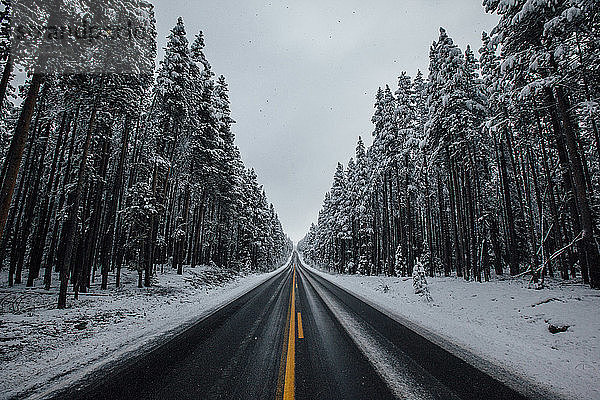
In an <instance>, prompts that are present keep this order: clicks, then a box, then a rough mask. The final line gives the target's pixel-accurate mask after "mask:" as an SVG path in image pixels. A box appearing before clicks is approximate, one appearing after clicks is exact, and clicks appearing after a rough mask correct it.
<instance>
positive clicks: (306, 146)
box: [153, 0, 497, 242]
mask: <svg viewBox="0 0 600 400" xmlns="http://www.w3.org/2000/svg"><path fill="white" fill-rule="evenodd" d="M153 3H154V4H155V6H156V19H157V23H158V29H159V48H161V49H162V48H163V47H164V45H165V42H166V40H165V37H166V36H167V35H168V32H169V29H170V28H171V27H172V26H173V25H174V24H175V22H176V19H177V17H178V16H183V18H184V20H185V23H186V27H187V31H188V37H189V39H190V41H191V40H193V36H194V35H195V34H196V33H197V32H198V31H199V30H202V31H204V34H205V39H206V49H205V52H206V55H207V58H208V60H209V61H210V62H211V64H212V66H213V70H214V71H215V73H217V74H223V75H225V77H226V78H227V81H228V82H229V85H230V90H231V93H230V95H231V102H232V111H233V117H234V119H235V120H236V121H237V124H236V125H235V126H234V131H235V133H236V142H237V145H238V146H239V148H240V151H241V153H242V157H243V158H244V162H245V163H246V165H247V166H248V167H253V168H254V169H255V170H256V172H257V174H258V177H259V180H260V182H261V183H262V184H264V186H265V189H266V192H267V195H268V196H269V200H270V201H271V202H272V203H273V204H274V205H275V207H276V209H277V211H278V213H279V217H280V219H281V221H282V223H283V225H284V229H285V230H286V232H287V233H288V234H289V235H290V237H291V238H292V239H293V240H294V241H296V242H297V241H298V240H299V239H301V238H302V237H303V236H304V234H305V233H306V232H307V231H308V228H309V227H310V224H311V223H312V222H313V221H315V220H316V218H317V214H318V211H319V209H320V208H321V204H322V200H323V197H324V195H325V192H326V191H327V190H329V188H330V185H331V180H332V177H333V173H334V171H335V167H336V165H337V162H338V161H342V162H343V163H344V164H346V163H347V161H348V159H349V158H350V157H351V156H352V155H353V154H354V149H355V146H356V141H357V139H358V136H359V135H362V136H363V139H365V142H366V143H367V144H369V143H370V142H371V132H372V126H371V122H370V120H371V117H372V114H373V103H374V97H375V92H376V90H377V88H378V87H379V86H382V85H385V84H389V85H390V86H391V87H395V86H396V84H397V77H398V76H399V75H400V73H401V72H402V71H403V70H406V71H408V72H409V74H410V75H411V76H414V74H415V73H416V70H417V69H421V70H422V71H423V73H424V74H425V76H427V68H428V56H429V47H430V45H431V43H432V42H433V41H434V40H436V39H437V37H438V35H439V28H440V26H443V27H444V28H446V30H447V31H448V34H449V35H450V36H451V37H452V38H453V39H454V40H455V42H456V43H458V44H459V45H460V46H461V48H463V49H464V48H465V47H466V45H467V44H471V45H472V47H473V49H474V50H475V52H476V51H477V49H479V47H480V38H481V32H482V31H483V30H485V31H488V32H489V31H490V30H491V29H492V28H493V27H494V25H495V24H496V22H497V17H496V16H493V15H486V14H485V13H484V11H483V7H482V6H481V1H477V0H371V1H368V2H366V1H364V0H362V1H360V0H297V1H296V2H286V1H261V0H235V1H234V0H219V1H215V0H213V1H207V0H155V1H153ZM161 57H162V53H161Z"/></svg>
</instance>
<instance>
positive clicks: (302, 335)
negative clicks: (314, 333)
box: [298, 313, 304, 339]
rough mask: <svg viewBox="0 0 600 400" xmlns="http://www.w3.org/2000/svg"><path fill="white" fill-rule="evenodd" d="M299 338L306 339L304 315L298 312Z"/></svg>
mask: <svg viewBox="0 0 600 400" xmlns="http://www.w3.org/2000/svg"><path fill="white" fill-rule="evenodd" d="M298 339H304V330H303V329H302V315H301V314H300V313H298Z"/></svg>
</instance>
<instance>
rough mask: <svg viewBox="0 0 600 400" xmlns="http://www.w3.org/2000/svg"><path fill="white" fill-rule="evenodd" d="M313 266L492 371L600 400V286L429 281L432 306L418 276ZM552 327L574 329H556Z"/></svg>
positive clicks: (573, 396)
mask: <svg viewBox="0 0 600 400" xmlns="http://www.w3.org/2000/svg"><path fill="white" fill-rule="evenodd" d="M315 271H316V272H317V273H319V274H320V275H321V276H323V277H325V278H326V279H328V280H329V281H331V282H333V283H336V284H337V285H339V286H341V287H343V288H345V289H346V290H348V291H350V292H352V293H354V294H356V295H358V296H359V297H361V298H363V299H366V300H367V301H369V302H370V303H371V304H374V305H375V306H376V307H378V308H379V309H381V310H383V311H384V312H386V313H387V314H388V315H392V316H395V317H396V318H397V319H398V320H400V321H404V320H408V321H409V322H411V323H413V324H414V325H413V328H416V329H417V330H420V331H421V332H422V333H424V334H425V335H426V336H428V337H429V338H431V339H432V340H436V338H438V339H439V340H438V343H440V344H442V345H444V343H445V344H446V346H445V347H446V348H447V349H448V350H451V351H453V352H454V353H455V354H457V355H459V356H461V357H463V358H469V359H468V361H471V362H473V361H474V360H476V359H478V358H481V359H483V360H486V362H485V365H486V366H487V367H488V370H489V368H490V367H491V368H492V369H493V368H495V367H497V368H498V369H499V370H500V369H503V370H508V371H511V372H512V373H514V374H517V375H518V376H519V377H521V378H523V379H525V380H526V381H529V382H531V383H533V384H534V385H535V386H537V387H540V388H543V389H545V390H547V391H550V392H551V393H554V394H556V395H558V396H560V397H564V398H568V399H578V400H582V399H600V312H599V310H600V292H599V291H595V290H591V289H589V288H587V287H585V286H583V285H581V284H577V283H568V282H566V283H565V282H560V281H550V282H548V287H547V288H546V289H543V290H533V289H529V288H528V284H527V281H526V280H522V279H516V280H494V281H492V282H489V283H484V284H480V283H475V282H465V281H464V280H462V279H457V278H433V279H431V278H429V289H430V291H431V295H432V296H433V302H432V303H430V304H428V303H426V302H425V301H423V300H422V299H421V298H420V297H419V296H417V295H415V294H414V289H413V286H412V279H402V278H388V277H367V276H347V275H331V274H328V273H324V272H321V271H317V270H315ZM550 324H552V325H555V326H567V325H568V326H569V328H568V330H567V331H566V332H564V333H557V334H552V333H550V332H549V330H548V326H549V325H550ZM468 355H474V356H475V357H472V358H470V357H469V356H468ZM488 362H489V363H488ZM474 363H475V364H476V363H477V362H476V361H475V362H474ZM478 366H479V365H478ZM492 372H493V371H492Z"/></svg>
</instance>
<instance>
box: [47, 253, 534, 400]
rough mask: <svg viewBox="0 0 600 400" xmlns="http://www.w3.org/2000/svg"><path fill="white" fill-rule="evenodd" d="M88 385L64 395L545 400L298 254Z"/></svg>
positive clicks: (96, 399) (130, 399) (62, 395)
mask: <svg viewBox="0 0 600 400" xmlns="http://www.w3.org/2000/svg"><path fill="white" fill-rule="evenodd" d="M86 385H87V386H83V387H74V388H71V389H70V390H69V391H67V392H64V393H60V394H58V395H57V396H56V398H57V399H94V400H101V399H111V400H118V399H127V400H137V399H140V400H141V399H144V400H149V399H177V400H184V399H194V400H197V399H235V400H243V399H253V400H254V399H269V400H280V399H285V400H288V399H319V400H321V399H323V400H328V399H332V400H337V399H369V400H375V399H382V400H384V399H398V398H399V399H449V400H451V399H486V400H495V399H504V400H510V399H525V398H537V397H538V396H536V395H535V392H532V391H531V390H530V391H527V390H525V389H519V392H517V391H515V390H513V389H511V388H509V387H508V386H507V385H505V384H503V383H500V382H499V381H498V380H495V379H494V378H492V377H491V376H489V375H487V374H485V373H483V372H481V371H480V370H478V369H476V368H474V367H472V366H471V365H470V364H467V363H466V362H464V361H462V360H461V359H460V358H458V357H456V356H454V355H453V354H451V353H449V352H448V351H446V350H444V349H442V348H441V347H439V346H437V345H435V344H434V343H432V342H430V341H428V340H427V339H425V338H424V337H422V336H420V335H419V334H417V333H416V332H415V331H413V330H411V329H409V328H407V327H406V326H404V325H402V324H400V323H398V322H396V321H395V320H392V319H391V318H389V317H388V316H386V315H385V314H383V313H381V312H379V311H378V310H376V309H375V308H373V307H371V306H370V305H368V304H366V303H365V302H363V301H361V300H360V299H358V298H356V297H354V296H353V295H351V294H349V293H347V292H346V291H344V290H342V289H340V288H339V287H337V286H335V285H333V284H331V283H330V282H328V281H326V280H325V279H323V278H322V277H320V276H318V275H317V274H315V273H313V272H311V271H310V270H308V269H307V268H305V267H304V266H302V265H301V263H300V260H299V258H298V257H297V256H296V255H295V256H294V257H293V259H292V262H291V263H290V265H289V267H288V268H286V269H285V271H283V272H282V273H280V274H278V275H276V276H274V277H272V278H271V279H269V280H268V281H267V282H265V283H264V284H262V285H260V286H259V287H257V288H256V289H254V290H252V291H250V292H249V293H247V294H245V295H243V296H242V297H240V298H239V299H237V300H235V301H234V302H232V303H230V304H228V305H227V306H225V307H223V308H222V309H220V310H219V311H217V312H216V313H214V314H213V315H211V316H209V317H207V318H205V319H204V320H202V321H201V322H199V323H198V324H196V325H194V326H192V327H191V328H189V329H187V330H186V331H185V332H184V333H182V334H181V335H179V336H178V337H176V338H175V339H173V340H171V341H169V342H167V343H165V344H164V345H162V346H160V347H158V348H157V349H155V350H154V351H152V352H151V353H150V354H147V355H145V356H143V357H140V358H138V359H135V360H131V361H129V362H126V363H124V364H123V365H122V366H120V367H119V368H117V369H116V370H113V371H111V372H110V373H105V374H99V375H98V378H97V380H96V381H95V382H93V383H89V382H88V383H86ZM513 386H514V385H513ZM521 393H526V395H523V394H521ZM532 393H533V394H532ZM526 396H527V397H526ZM540 398H541V397H540Z"/></svg>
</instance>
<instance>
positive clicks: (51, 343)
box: [0, 267, 284, 399]
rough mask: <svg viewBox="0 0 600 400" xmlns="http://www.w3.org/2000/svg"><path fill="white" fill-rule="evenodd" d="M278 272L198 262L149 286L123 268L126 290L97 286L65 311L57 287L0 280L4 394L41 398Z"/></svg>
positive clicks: (145, 347)
mask: <svg viewBox="0 0 600 400" xmlns="http://www.w3.org/2000/svg"><path fill="white" fill-rule="evenodd" d="M282 268H284V267H282ZM280 271H281V269H279V270H277V271H274V272H272V273H269V274H250V275H245V276H239V275H238V276H232V275H230V274H227V273H225V272H223V273H222V274H219V271H218V270H217V271H216V270H215V269H214V268H209V267H198V268H195V269H189V268H188V269H187V270H186V271H185V273H184V275H183V276H178V275H176V274H174V273H173V272H172V271H171V270H170V269H168V272H166V273H164V274H158V276H157V282H156V284H155V286H154V287H152V288H144V289H138V288H137V287H136V283H137V272H135V271H123V273H124V276H123V277H122V281H123V283H124V285H123V288H121V289H111V290H110V291H108V292H107V293H105V292H102V291H101V290H100V289H99V287H98V285H99V284H96V285H93V287H92V289H91V292H90V294H89V295H82V296H81V297H80V300H79V301H78V302H77V303H75V302H74V301H73V300H69V301H70V303H69V305H70V308H68V309H67V310H57V309H56V308H55V302H56V292H57V288H56V287H53V288H52V289H51V291H50V293H48V292H45V291H43V290H41V289H26V288H24V287H23V286H20V285H19V286H16V287H15V288H7V287H6V286H5V284H3V285H4V286H1V285H0V387H2V391H1V393H0V399H9V398H19V399H23V398H43V397H45V396H47V395H49V394H50V393H52V392H53V391H55V390H57V389H60V388H62V387H65V386H66V385H71V384H73V383H74V382H76V381H78V380H80V379H82V378H84V377H85V376H87V375H88V374H90V373H91V372H92V371H94V370H96V369H98V368H102V367H106V366H110V364H111V362H114V361H115V360H117V359H121V358H123V357H130V356H133V355H135V354H138V353H139V352H143V351H147V350H148V349H150V348H153V347H154V346H156V345H158V344H159V343H162V342H163V341H164V340H167V339H168V338H171V337H173V336H174V335H176V334H177V333H178V332H181V331H182V330H183V329H185V328H186V327H187V326H189V325H190V324H193V323H194V322H195V321H198V320H199V319H201V318H204V317H205V316H207V315H209V314H210V313H212V312H213V311H214V310H216V309H218V308H219V307H221V306H222V305H224V304H227V303H229V302H230V301H233V300H234V299H236V298H238V297H239V296H241V295H243V294H244V293H246V292H248V291H249V290H251V289H252V288H254V287H256V286H258V285H259V284H261V283H263V282H265V281H266V280H267V279H269V278H270V277H272V276H273V275H274V274H276V273H278V272H280ZM0 275H1V276H0V279H1V282H6V281H7V279H4V278H6V277H5V276H4V275H5V273H2V274H0ZM217 278H219V279H217ZM215 281H219V283H218V284H215V283H213V282H215ZM111 282H114V277H111ZM107 294H108V295H107Z"/></svg>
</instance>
